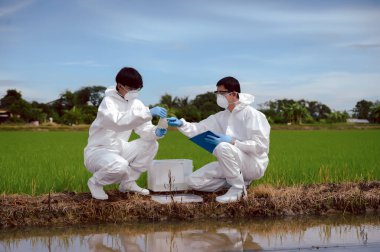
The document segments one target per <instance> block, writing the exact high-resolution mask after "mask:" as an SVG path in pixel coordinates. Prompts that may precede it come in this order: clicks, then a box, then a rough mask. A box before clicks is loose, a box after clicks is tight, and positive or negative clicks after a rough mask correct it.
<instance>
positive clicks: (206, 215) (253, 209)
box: [0, 181, 380, 228]
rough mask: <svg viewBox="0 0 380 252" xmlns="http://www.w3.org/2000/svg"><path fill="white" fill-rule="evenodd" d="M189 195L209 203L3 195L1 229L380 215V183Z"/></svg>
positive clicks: (129, 197) (114, 196) (261, 187)
mask: <svg viewBox="0 0 380 252" xmlns="http://www.w3.org/2000/svg"><path fill="white" fill-rule="evenodd" d="M224 192H225V191H221V192H218V193H200V192H196V191H189V192H186V193H194V194H197V195H200V196H202V197H203V199H204V202H203V203H189V204H180V203H175V202H173V203H170V204H165V205H164V204H159V203H156V202H154V201H153V200H151V199H150V197H149V196H140V195H134V194H128V193H126V194H124V193H120V192H118V191H116V190H112V191H108V192H107V193H108V194H109V199H108V200H107V201H99V200H95V199H92V198H91V195H90V194H89V193H74V192H66V193H51V194H46V195H41V196H29V195H5V194H3V195H1V196H0V228H8V227H25V226H54V225H72V224H93V223H122V222H131V221H139V220H144V221H146V220H151V221H160V220H194V219H210V218H211V219H220V218H227V217H228V218H242V217H248V218H249V217H257V216H293V215H325V214H329V213H342V214H345V213H354V214H359V213H365V212H368V211H376V212H379V206H380V181H372V182H362V183H344V184H319V185H308V186H295V187H280V188H276V187H272V186H269V185H259V186H253V187H251V188H249V190H248V199H247V200H242V201H240V202H236V203H230V204H219V203H217V202H215V197H216V196H219V195H221V194H223V193H224Z"/></svg>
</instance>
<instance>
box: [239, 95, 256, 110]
mask: <svg viewBox="0 0 380 252" xmlns="http://www.w3.org/2000/svg"><path fill="white" fill-rule="evenodd" d="M254 101H255V97H254V96H253V95H251V94H246V93H239V102H240V103H239V104H237V105H236V107H235V109H236V110H240V109H243V108H244V107H246V106H249V105H250V104H252V103H253V102H254Z"/></svg>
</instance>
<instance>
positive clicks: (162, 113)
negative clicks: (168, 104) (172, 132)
mask: <svg viewBox="0 0 380 252" xmlns="http://www.w3.org/2000/svg"><path fill="white" fill-rule="evenodd" d="M150 113H151V114H152V116H159V117H166V116H167V115H168V114H167V112H166V109H164V108H161V107H159V106H157V107H154V108H151V109H150Z"/></svg>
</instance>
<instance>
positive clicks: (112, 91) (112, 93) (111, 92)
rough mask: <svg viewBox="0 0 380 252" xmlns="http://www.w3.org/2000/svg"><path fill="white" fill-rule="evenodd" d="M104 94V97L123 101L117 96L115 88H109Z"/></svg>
mask: <svg viewBox="0 0 380 252" xmlns="http://www.w3.org/2000/svg"><path fill="white" fill-rule="evenodd" d="M104 94H105V96H111V97H115V98H116V99H122V100H123V97H121V96H120V95H119V93H118V92H117V90H116V87H115V86H109V87H108V88H107V89H106V91H105V92H104Z"/></svg>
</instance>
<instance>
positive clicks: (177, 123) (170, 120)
mask: <svg viewBox="0 0 380 252" xmlns="http://www.w3.org/2000/svg"><path fill="white" fill-rule="evenodd" d="M182 124H183V123H182V121H181V120H179V119H178V118H177V117H170V118H168V125H169V126H174V127H181V126H182Z"/></svg>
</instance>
